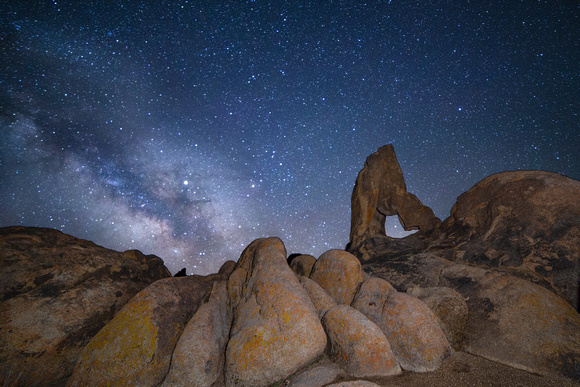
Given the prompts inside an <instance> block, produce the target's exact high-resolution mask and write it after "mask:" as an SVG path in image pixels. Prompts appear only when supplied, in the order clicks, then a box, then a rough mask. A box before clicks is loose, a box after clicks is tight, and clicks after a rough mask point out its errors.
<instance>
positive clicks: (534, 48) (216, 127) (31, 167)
mask: <svg viewBox="0 0 580 387" xmlns="http://www.w3.org/2000/svg"><path fill="white" fill-rule="evenodd" d="M484 3H485V2H477V1H437V0H435V1H430V2H424V1H421V2H414V1H400V0H392V1H367V2H363V1H332V0H329V1H260V0H255V1H214V0H212V1H157V0H156V1H92V2H91V1H83V2H79V1H60V0H55V1H37V2H24V1H14V0H8V1H5V2H2V4H1V5H0V11H1V12H0V14H1V15H2V16H1V18H2V30H1V35H0V38H1V41H0V44H1V46H0V48H1V51H2V52H1V55H2V59H1V67H0V76H1V82H2V87H1V89H0V130H1V133H2V138H1V140H0V179H1V180H0V213H1V214H2V215H1V220H0V226H9V225H27V226H43V227H52V228H56V229H60V230H62V231H64V232H66V233H69V234H72V235H74V236H76V237H80V238H85V239H90V240H92V241H94V242H96V243H98V244H101V245H103V246H105V247H108V248H113V249H116V250H125V249H130V248H136V249H139V250H141V251H143V252H144V253H148V254H151V253H152V254H156V255H158V256H160V257H161V258H163V259H164V260H165V262H166V264H167V266H168V267H169V268H170V270H171V271H172V272H175V271H177V270H179V269H180V268H182V267H187V269H188V272H194V273H200V274H206V273H209V272H215V271H217V269H218V268H219V266H220V265H221V264H222V263H223V262H224V261H225V260H227V259H234V260H235V259H237V258H238V257H239V255H240V253H241V251H242V250H243V248H244V247H245V246H246V245H247V244H249V243H250V242H251V241H252V240H253V239H255V238H259V237H265V236H279V237H280V238H281V239H282V240H283V241H284V243H285V244H286V247H287V249H288V253H289V254H290V253H294V252H301V253H309V254H313V255H315V256H318V255H320V254H321V253H323V252H324V251H326V250H328V249H330V248H344V246H345V245H346V243H347V242H348V234H349V229H350V196H351V192H352V188H353V186H354V182H355V179H356V176H357V173H358V171H359V170H360V169H361V168H362V166H363V164H364V161H365V158H366V157H367V156H368V155H370V154H371V153H373V152H375V151H376V150H377V149H378V148H379V147H380V146H382V145H385V144H389V143H393V144H394V146H395V151H396V153H397V156H398V159H399V163H400V164H401V168H402V170H403V172H404V174H405V178H406V182H407V187H408V190H409V191H410V192H412V193H414V194H416V195H417V196H418V197H419V199H421V200H422V201H423V202H424V203H425V204H426V205H428V206H430V207H431V208H433V210H434V211H435V213H436V215H437V216H439V217H440V218H442V219H444V218H446V217H447V216H448V215H449V211H450V209H451V206H452V205H453V203H454V202H455V199H456V198H457V196H458V195H460V194H461V193H462V192H464V191H466V190H468V189H469V188H470V187H471V186H473V185H474V184H475V183H476V182H478V181H479V180H481V179H483V178H484V177H486V176H488V175H490V174H493V173H496V172H500V171H505V170H515V169H541V170H548V171H554V172H559V173H562V174H565V175H567V176H570V177H572V178H575V179H580V157H579V156H578V155H579V151H578V150H579V149H580V130H579V121H578V101H579V97H580V95H579V92H578V90H580V85H579V82H578V73H579V72H578V70H579V67H578V62H579V60H580V56H579V55H578V53H579V52H580V50H579V47H578V42H579V36H578V25H579V20H578V16H579V12H578V6H575V5H574V4H573V3H574V2H553V1H529V0H526V1H514V0H509V1H497V2H492V3H491V4H488V3H485V4H484ZM388 229H389V230H388V233H389V234H390V235H394V236H401V235H402V234H401V233H400V225H399V226H398V227H397V228H394V226H389V227H388Z"/></svg>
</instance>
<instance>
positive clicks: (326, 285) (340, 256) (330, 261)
mask: <svg viewBox="0 0 580 387" xmlns="http://www.w3.org/2000/svg"><path fill="white" fill-rule="evenodd" d="M310 279H312V280H313V281H316V282H317V283H318V284H319V285H320V286H321V287H322V288H323V289H324V290H325V291H326V292H327V293H328V294H330V296H331V297H332V298H334V300H335V301H336V302H337V303H339V304H345V305H350V303H351V302H352V299H353V298H354V295H355V294H356V292H357V291H358V287H359V286H360V284H361V283H362V282H363V280H364V277H363V271H362V269H361V264H360V262H359V260H358V259H357V258H356V257H355V256H354V255H352V254H350V253H349V252H347V251H344V250H329V251H327V252H325V253H324V254H322V255H321V256H320V257H319V258H318V260H317V261H316V263H315V264H314V267H313V268H312V272H311V273H310Z"/></svg>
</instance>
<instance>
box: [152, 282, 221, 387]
mask: <svg viewBox="0 0 580 387" xmlns="http://www.w3.org/2000/svg"><path fill="white" fill-rule="evenodd" d="M231 320H232V314H231V310H230V305H229V296H228V291H227V283H226V280H220V281H216V282H214V284H213V288H212V291H211V295H210V298H209V301H208V302H207V303H205V304H203V305H201V306H200V307H199V308H198V309H197V312H195V314H194V315H193V317H192V318H191V319H190V320H189V322H188V323H187V325H186V327H185V329H184V330H183V333H182V334H181V337H180V338H179V341H178V342H177V345H176V346H175V349H174V351H173V356H172V357H171V368H170V369H169V372H168V373H167V376H166V377H165V380H164V381H163V384H162V386H163V387H169V386H189V387H195V386H198V387H204V386H210V385H212V384H213V383H214V382H216V381H217V380H218V379H219V378H220V377H221V376H223V369H224V360H225V357H224V353H225V348H226V344H227V342H228V339H229V333H230V327H231V322H232V321H231Z"/></svg>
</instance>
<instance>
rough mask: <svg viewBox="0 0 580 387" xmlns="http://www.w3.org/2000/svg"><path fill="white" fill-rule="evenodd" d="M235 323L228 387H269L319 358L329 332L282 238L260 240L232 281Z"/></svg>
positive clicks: (229, 351)
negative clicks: (290, 261)
mask: <svg viewBox="0 0 580 387" xmlns="http://www.w3.org/2000/svg"><path fill="white" fill-rule="evenodd" d="M228 291H229V294H230V299H231V301H232V306H233V308H234V323H233V326H232V329H231V332H230V340H229V342H228V345H227V349H226V380H225V381H226V385H228V386H232V385H236V386H267V385H270V384H272V383H275V382H278V381H280V380H283V379H284V378H286V377H287V376H289V375H291V374H292V373H293V372H295V371H297V370H298V369H299V368H301V367H303V366H305V365H307V364H309V363H310V362H311V361H312V360H313V359H315V358H316V357H317V356H319V355H321V354H322V352H323V351H324V349H325V347H326V334H325V332H324V329H323V328H322V325H321V323H320V320H319V319H318V316H317V313H316V310H315V308H314V306H313V305H312V301H310V298H309V297H308V294H307V293H306V291H305V290H304V289H303V287H302V285H301V284H300V282H299V281H298V278H297V277H296V275H295V274H294V273H293V272H292V270H291V269H290V267H289V266H288V264H287V262H286V249H285V248H284V245H283V244H282V241H280V240H279V239H278V238H268V239H258V240H255V241H254V242H252V243H251V244H250V245H249V246H248V247H247V248H246V249H245V250H244V252H243V253H242V256H241V257H240V259H239V261H238V264H237V266H236V269H235V270H234V272H233V273H232V274H231V275H230V277H229V280H228Z"/></svg>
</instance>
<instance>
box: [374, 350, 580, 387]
mask: <svg viewBox="0 0 580 387" xmlns="http://www.w3.org/2000/svg"><path fill="white" fill-rule="evenodd" d="M373 382H374V383H377V384H379V385H381V386H389V387H390V386H393V387H394V386H400V387H407V386H409V387H411V386H413V387H416V386H429V387H449V386H466V387H467V386H470V387H471V386H473V387H478V386H502V387H504V386H505V387H516V386H521V387H523V386H534V387H572V386H575V387H578V386H580V383H575V382H573V381H572V380H570V379H566V378H561V377H553V376H541V375H535V374H532V373H529V372H527V371H523V370H518V369H515V368H512V367H508V366H505V365H502V364H498V363H495V362H492V361H489V360H486V359H483V358H480V357H477V356H473V355H469V354H467V353H464V352H455V353H454V354H453V355H452V356H451V357H450V358H449V359H447V360H446V361H445V363H444V364H443V365H442V366H441V367H440V368H439V369H438V370H437V371H435V372H429V373H414V372H404V373H403V374H401V375H399V376H394V377H390V378H387V379H382V380H373Z"/></svg>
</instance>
